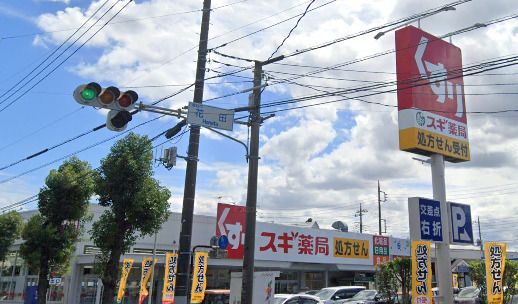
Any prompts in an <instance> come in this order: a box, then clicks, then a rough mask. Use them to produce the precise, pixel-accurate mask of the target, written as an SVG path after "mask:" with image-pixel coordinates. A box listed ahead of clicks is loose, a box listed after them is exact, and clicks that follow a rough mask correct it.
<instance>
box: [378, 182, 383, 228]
mask: <svg viewBox="0 0 518 304" xmlns="http://www.w3.org/2000/svg"><path fill="white" fill-rule="evenodd" d="M378 219H379V223H378V224H379V235H382V231H381V190H380V180H379V179H378Z"/></svg>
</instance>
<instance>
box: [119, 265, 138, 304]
mask: <svg viewBox="0 0 518 304" xmlns="http://www.w3.org/2000/svg"><path fill="white" fill-rule="evenodd" d="M133 262H134V260H133V259H124V260H123V261H122V270H121V280H120V283H119V292H117V303H120V302H122V299H123V298H124V291H125V289H126V281H127V280H128V276H129V273H130V270H131V266H133Z"/></svg>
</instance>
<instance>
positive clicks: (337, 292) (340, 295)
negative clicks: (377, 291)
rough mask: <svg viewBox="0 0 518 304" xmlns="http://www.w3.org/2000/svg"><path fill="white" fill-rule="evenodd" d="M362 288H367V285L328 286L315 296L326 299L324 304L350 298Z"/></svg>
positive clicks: (331, 303)
mask: <svg viewBox="0 0 518 304" xmlns="http://www.w3.org/2000/svg"><path fill="white" fill-rule="evenodd" d="M362 290H365V286H337V287H326V288H322V290H320V291H319V292H317V293H316V294H315V296H317V297H319V298H320V300H322V301H324V304H333V303H336V301H340V300H345V299H350V298H352V297H354V295H356V294H357V293H358V292H360V291H362Z"/></svg>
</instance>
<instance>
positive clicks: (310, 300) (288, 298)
mask: <svg viewBox="0 0 518 304" xmlns="http://www.w3.org/2000/svg"><path fill="white" fill-rule="evenodd" d="M273 304H324V302H322V300H320V299H319V298H317V297H315V296H312V295H308V294H282V293H280V294H276V295H274V296H273Z"/></svg>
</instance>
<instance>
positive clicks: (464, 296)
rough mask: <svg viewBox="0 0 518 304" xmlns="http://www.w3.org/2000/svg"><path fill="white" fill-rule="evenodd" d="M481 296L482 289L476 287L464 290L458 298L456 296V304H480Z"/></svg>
mask: <svg viewBox="0 0 518 304" xmlns="http://www.w3.org/2000/svg"><path fill="white" fill-rule="evenodd" d="M479 294H480V289H478V288H476V287H472V286H471V287H465V288H462V289H461V290H460V291H459V293H458V294H457V296H455V304H478V303H480V299H479V298H478V295H479Z"/></svg>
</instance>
